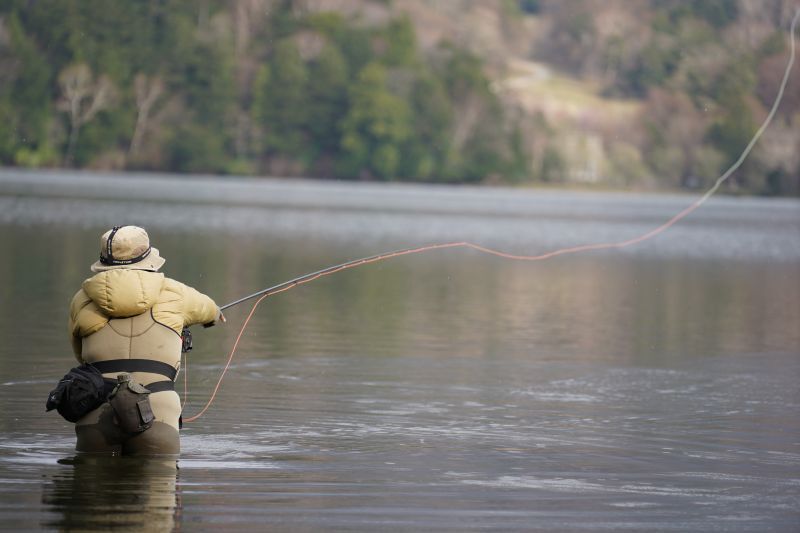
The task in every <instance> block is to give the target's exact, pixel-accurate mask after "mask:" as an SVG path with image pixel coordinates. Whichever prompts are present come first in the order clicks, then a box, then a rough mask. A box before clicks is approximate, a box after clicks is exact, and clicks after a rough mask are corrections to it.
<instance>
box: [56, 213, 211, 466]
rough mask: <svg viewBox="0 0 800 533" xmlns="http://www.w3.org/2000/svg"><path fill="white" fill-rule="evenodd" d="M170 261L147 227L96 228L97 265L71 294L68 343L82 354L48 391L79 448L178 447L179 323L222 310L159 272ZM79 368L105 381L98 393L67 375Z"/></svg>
mask: <svg viewBox="0 0 800 533" xmlns="http://www.w3.org/2000/svg"><path fill="white" fill-rule="evenodd" d="M164 262H165V261H164V259H163V258H162V257H161V256H160V255H159V253H158V250H157V249H156V248H152V247H151V246H150V239H149V237H148V235H147V232H146V231H145V230H144V229H142V228H140V227H137V226H118V227H114V228H113V229H111V230H109V231H107V232H106V233H104V234H103V236H102V237H101V238H100V260H99V261H97V262H96V263H94V264H93V265H92V266H91V269H92V271H93V272H96V273H97V274H95V275H94V276H93V277H91V278H89V279H87V280H86V281H84V282H83V286H82V288H81V290H79V291H78V293H77V294H76V295H75V297H74V298H73V299H72V304H71V306H70V318H69V329H70V334H71V336H72V348H73V350H74V352H75V357H76V358H77V359H78V361H79V362H80V363H83V364H82V365H81V366H80V367H78V368H76V369H73V370H72V371H71V372H70V374H68V375H67V376H65V379H64V380H62V381H61V382H60V383H59V387H57V388H56V390H54V391H53V392H52V393H51V395H50V397H49V399H48V409H52V408H56V407H58V409H59V412H61V413H62V415H64V416H65V418H67V419H68V420H71V421H75V422H76V425H75V433H76V435H77V437H78V442H77V445H76V450H77V451H79V452H91V453H121V454H122V455H160V454H178V453H180V439H179V436H178V429H179V419H180V415H181V403H180V398H179V397H178V394H177V393H176V392H175V386H174V381H175V377H176V375H177V373H178V370H179V368H180V363H181V347H182V337H181V333H182V331H183V328H184V327H186V326H191V325H193V324H203V325H206V326H209V325H213V324H214V323H215V322H216V321H217V320H219V321H220V322H225V317H224V316H223V314H222V312H221V311H220V309H219V308H218V307H217V305H216V304H215V303H214V301H213V300H212V299H211V298H209V297H208V296H206V295H204V294H201V293H199V292H198V291H196V290H195V289H193V288H191V287H188V286H186V285H184V284H182V283H179V282H177V281H175V280H172V279H170V278H167V277H165V276H164V274H161V273H159V272H158V269H159V268H161V266H162V265H163V264H164ZM85 363H90V365H86V364H85ZM98 371H99V372H98ZM74 372H77V373H78V374H81V373H83V376H84V378H88V379H84V381H83V383H89V382H91V381H94V382H96V383H99V385H98V386H97V387H96V392H97V399H96V401H95V402H94V403H92V402H82V401H81V398H84V397H86V395H85V394H83V392H84V391H83V390H78V389H80V387H77V386H76V385H75V383H81V378H80V377H78V378H77V379H67V378H68V377H69V376H72V375H73V373H74ZM99 373H102V378H103V379H102V380H101V378H100V375H99ZM65 383H66V384H65ZM67 389H68V390H67ZM76 398H77V399H76ZM70 399H71V400H70ZM106 399H108V401H106ZM59 403H60V405H59ZM51 404H52V405H51ZM67 404H69V405H67ZM84 404H88V407H85V406H84V407H82V408H81V407H78V406H79V405H84ZM97 405H99V407H98V406H97ZM62 408H63V411H62ZM87 408H88V409H91V410H90V411H89V412H88V413H86V412H85V410H86V409H87ZM65 412H68V413H69V414H70V415H71V416H67V414H65Z"/></svg>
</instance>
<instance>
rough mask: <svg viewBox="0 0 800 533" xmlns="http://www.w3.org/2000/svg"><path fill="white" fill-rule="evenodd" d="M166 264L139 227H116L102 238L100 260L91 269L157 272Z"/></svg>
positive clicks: (95, 270) (98, 270)
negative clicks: (125, 269)
mask: <svg viewBox="0 0 800 533" xmlns="http://www.w3.org/2000/svg"><path fill="white" fill-rule="evenodd" d="M164 263H166V259H164V258H163V257H161V255H160V254H159V253H158V248H153V247H152V246H150V237H149V236H148V235H147V232H146V231H145V230H144V228H140V227H139V226H114V227H113V228H112V229H110V230H108V231H107V232H105V233H104V234H103V235H102V236H101V237H100V260H99V261H96V262H95V263H94V264H93V265H92V266H91V267H90V268H91V269H92V272H103V271H105V270H114V269H119V268H127V269H130V270H153V271H156V270H158V269H159V268H161V267H162V266H164Z"/></svg>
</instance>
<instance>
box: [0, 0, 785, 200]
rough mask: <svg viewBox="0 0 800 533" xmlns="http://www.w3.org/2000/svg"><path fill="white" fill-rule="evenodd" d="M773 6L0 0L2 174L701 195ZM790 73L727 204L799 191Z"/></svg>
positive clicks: (740, 0) (763, 66)
mask: <svg viewBox="0 0 800 533" xmlns="http://www.w3.org/2000/svg"><path fill="white" fill-rule="evenodd" d="M792 14H793V9H792V3H791V2H789V1H787V0H762V1H755V2H753V1H745V0H702V1H701V0H630V1H628V0H625V1H623V0H607V1H605V0H603V1H601V0H572V1H570V2H560V1H557V0H536V1H533V0H522V1H513V0H486V1H485V2H479V3H474V2H469V1H468V0H450V1H448V2H444V3H432V4H431V3H428V2H424V1H423V0H394V1H390V0H361V1H359V0H342V1H341V2H337V3H336V7H335V9H332V8H331V4H329V3H326V2H322V1H318V0H201V1H197V2H189V1H185V2H166V1H163V0H148V1H144V2H140V1H133V0H118V1H115V2H111V3H109V2H103V1H101V0H38V1H36V2H31V1H28V0H6V1H5V2H3V3H2V5H0V164H3V165H20V166H32V167H40V166H72V167H79V168H106V169H137V170H159V171H177V172H209V173H246V174H269V175H279V176H314V177H323V178H343V179H365V180H414V181H436V182H461V183H463V182H489V183H536V182H547V183H562V184H569V183H583V184H597V185H602V186H611V187H618V186H626V187H640V188H641V187H650V188H701V187H705V186H707V185H708V184H709V183H710V182H711V181H712V180H713V179H714V178H715V177H716V176H718V175H719V174H720V173H721V172H722V171H723V170H724V169H725V168H726V167H727V166H728V165H730V164H731V163H732V162H733V160H735V158H736V157H737V156H738V154H739V153H740V151H741V150H742V148H743V147H744V145H745V144H746V142H747V141H748V140H749V138H750V137H751V136H752V134H753V133H754V131H755V128H756V127H757V125H758V124H759V123H760V121H761V120H763V118H764V116H765V115H766V111H767V109H768V107H769V105H770V104H771V102H772V99H773V98H774V95H775V92H776V91H777V86H778V83H779V82H780V77H781V75H782V73H783V66H784V65H785V61H786V59H787V46H786V37H785V28H786V26H787V25H788V20H789V19H790V17H791V15H792ZM798 71H800V68H796V69H795V71H794V74H793V78H792V83H790V88H789V91H788V93H789V94H787V101H786V103H785V104H784V105H783V106H782V107H781V110H780V113H779V115H778V116H777V118H776V124H775V127H774V129H773V130H771V131H770V133H769V135H767V136H765V139H764V142H762V143H761V144H760V145H759V147H758V149H757V150H756V151H755V152H754V153H753V156H752V157H751V158H750V159H748V161H747V164H746V165H745V167H743V168H742V170H741V171H739V172H738V173H737V174H736V175H735V176H734V179H733V180H731V184H730V187H729V190H732V191H741V192H748V193H757V194H795V195H796V194H798V191H800V177H799V176H800V162H799V161H798V159H799V158H798V155H797V154H798V152H800V127H798V126H800V109H798V107H800V106H798V103H797V98H796V97H794V96H793V95H796V94H798V90H797V87H798V84H799V82H800V76H799V75H798Z"/></svg>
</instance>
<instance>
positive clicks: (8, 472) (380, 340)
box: [0, 170, 800, 531]
mask: <svg viewBox="0 0 800 533" xmlns="http://www.w3.org/2000/svg"><path fill="white" fill-rule="evenodd" d="M692 200H693V197H690V196H682V195H646V194H612V193H578V192H557V191H520V190H508V189H487V188H457V187H455V188H446V187H430V186H428V187H424V186H399V185H375V184H360V183H333V182H306V181H302V182H293V181H282V180H261V181H259V180H252V179H241V178H210V177H193V178H189V177H174V176H135V175H129V176H119V175H101V174H83V173H75V174H72V173H58V172H54V173H27V172H20V171H12V170H4V171H0V249H2V250H3V252H2V256H3V258H2V261H0V291H2V292H0V295H2V304H1V305H0V338H2V340H3V342H2V343H1V344H0V403H1V404H2V410H0V428H2V433H1V434H0V524H2V526H0V527H1V528H8V529H13V530H68V529H87V530H90V529H102V530H107V529H111V528H114V529H119V530H126V529H131V530H133V529H136V530H142V529H143V528H144V529H146V530H148V531H149V530H152V531H169V530H173V529H186V530H211V529H222V530H274V531H320V530H336V531H353V530H360V531H376V530H379V529H380V530H390V531H470V530H498V531H500V530H502V531H509V530H534V531H535V530H541V531H583V530H594V531H598V530H599V531H605V530H615V531H620V530H630V531H642V530H652V531H798V527H800V526H798V524H800V386H799V385H798V383H800V379H799V378H800V327H799V325H800V283H799V281H800V203H799V202H798V201H796V200H767V199H752V198H751V199H743V198H713V199H712V200H710V201H709V202H708V203H707V204H706V205H705V206H703V207H702V208H701V209H700V210H699V211H697V212H695V213H694V214H692V215H691V216H690V217H688V218H687V219H685V220H683V221H681V222H680V223H678V224H677V225H676V226H675V227H673V228H672V229H670V230H669V231H667V232H666V233H664V234H662V235H660V236H658V237H657V238H655V239H653V240H651V241H648V242H646V243H643V244H641V245H638V246H636V247H631V248H626V249H624V250H621V251H613V252H589V253H584V254H578V255H569V256H562V257H558V258H556V259H552V260H548V261H544V262H537V263H520V262H514V261H509V260H503V259H499V258H497V257H493V256H487V255H482V254H479V253H478V252H475V251H471V250H460V249H453V250H440V251H434V252H430V253H426V254H420V255H414V256H407V257H402V258H396V259H392V260H390V261H386V262H382V263H378V264H373V265H369V266H364V267H360V268H357V269H353V270H349V271H347V272H342V273H339V274H336V275H333V276H330V277H326V278H324V279H320V280H318V281H316V282H314V283H311V284H308V285H305V286H303V287H300V288H296V289H294V290H292V291H290V292H287V293H284V294H281V295H276V296H275V297H273V298H269V299H267V300H266V301H265V302H264V303H263V304H262V305H261V307H259V309H258V310H257V312H256V314H255V316H254V318H253V321H252V325H251V326H250V328H249V329H248V330H247V332H246V333H245V336H244V337H243V339H242V343H241V346H240V349H239V352H238V354H237V355H236V358H235V359H234V362H233V364H232V366H231V369H230V371H229V372H228V374H227V376H226V378H225V380H224V381H223V383H222V386H221V388H220V392H219V394H218V396H217V399H216V401H215V402H214V404H213V405H212V406H211V408H210V409H209V411H208V412H207V413H206V414H205V415H204V416H203V417H201V418H200V419H198V420H197V421H196V422H193V423H191V424H187V425H186V426H185V427H184V430H183V432H182V454H181V458H180V460H179V461H178V463H177V466H176V464H175V462H174V461H165V460H160V459H152V460H140V459H129V458H103V457H83V456H76V454H75V453H74V450H73V448H74V434H73V430H72V426H71V424H69V423H67V422H65V421H63V420H62V419H61V418H60V417H59V416H58V415H57V414H55V413H45V412H44V400H45V397H46V395H47V392H48V391H49V390H50V389H51V388H52V386H53V385H54V384H55V382H56V381H57V380H58V379H59V378H60V377H61V375H63V374H64V373H65V372H66V370H68V369H69V368H70V367H71V366H73V363H74V360H73V358H72V355H71V350H70V347H69V343H68V340H67V337H66V318H67V306H68V302H69V300H70V298H71V297H72V295H73V294H74V292H75V291H76V290H77V289H78V287H79V286H80V283H81V282H82V280H83V279H85V278H86V277H88V276H89V275H90V274H91V273H90V272H89V270H88V266H89V265H90V264H91V263H92V262H93V261H94V260H95V256H96V255H97V253H98V240H99V239H98V237H99V235H100V234H101V233H102V232H103V231H104V230H106V229H107V228H108V227H110V226H111V225H114V224H120V223H124V224H139V225H143V226H145V227H146V228H148V230H149V232H150V235H151V239H152V240H153V242H154V244H155V245H156V246H157V247H158V248H159V249H160V251H161V254H162V255H163V256H164V257H166V259H167V263H166V265H165V268H164V271H165V273H166V274H167V275H169V276H172V277H175V278H177V279H179V280H181V281H183V282H185V283H187V284H189V285H192V286H194V287H196V288H197V289H199V290H201V291H203V292H205V293H207V294H209V295H210V296H212V297H213V298H215V299H216V300H217V301H218V303H226V302H229V301H232V300H234V299H236V298H238V297H240V296H243V295H245V294H249V293H251V292H254V291H256V290H258V289H261V288H263V287H267V286H269V285H273V284H276V283H279V282H281V281H284V280H287V279H289V278H292V277H295V276H297V275H300V274H304V273H306V272H311V271H314V270H318V269H320V268H323V267H326V266H329V265H332V264H336V263H340V262H343V261H346V260H349V259H353V258H356V257H360V256H366V255H371V254H375V253H379V252H384V251H388V250H392V249H397V248H403V247H406V246H416V245H422V244H429V243H434V242H444V241H452V240H470V241H475V242H478V243H480V244H484V245H487V246H493V247H499V248H502V249H504V250H507V251H510V252H514V253H524V254H529V253H541V252H545V251H549V250H552V249H554V248H559V247H562V246H569V245H576V244H583V243H592V242H601V241H606V240H616V241H619V240H624V239H628V238H631V237H634V236H636V235H639V234H641V233H644V232H646V231H648V230H650V229H652V228H654V227H655V226H657V225H659V224H660V223H662V222H663V221H665V220H667V219H668V218H669V217H670V216H671V215H672V214H674V213H676V212H678V211H680V210H681V209H683V208H684V207H686V206H687V205H689V203H691V201H692ZM249 309H250V307H249V305H248V304H243V305H240V306H238V307H235V308H232V309H231V310H230V311H229V312H228V313H227V315H228V319H229V322H228V324H227V325H225V326H222V327H215V328H211V329H207V330H204V329H202V328H195V331H194V339H195V349H194V350H193V351H192V352H191V353H190V354H189V357H188V360H187V362H186V365H187V367H188V371H187V372H185V373H183V374H182V375H181V377H179V385H178V389H182V388H183V384H182V379H183V377H184V376H185V375H188V404H187V407H186V409H185V413H186V414H188V415H191V414H194V413H196V412H198V411H199V409H200V408H201V407H202V406H203V404H204V403H205V401H206V400H207V398H208V397H209V395H210V393H211V391H212V390H213V388H214V385H215V383H216V380H217V379H218V377H219V375H220V372H221V371H222V368H223V365H224V362H225V359H226V357H227V354H228V352H229V350H230V348H231V346H232V344H233V342H234V340H235V337H236V334H237V332H238V330H239V327H240V325H241V323H242V321H243V320H244V318H245V317H246V315H247V313H248V312H249Z"/></svg>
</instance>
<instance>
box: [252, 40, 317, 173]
mask: <svg viewBox="0 0 800 533" xmlns="http://www.w3.org/2000/svg"><path fill="white" fill-rule="evenodd" d="M266 72H268V73H269V75H266ZM256 91H257V92H256V93H255V97H254V98H255V106H256V109H257V110H258V115H257V116H256V119H257V120H258V122H259V123H260V125H261V127H262V128H263V130H264V148H265V149H266V151H267V152H268V153H272V154H275V153H280V154H284V155H287V156H289V157H293V158H296V159H302V158H303V157H305V156H306V155H307V154H308V143H307V139H308V129H309V125H310V122H311V113H310V109H309V107H308V104H309V75H308V67H307V66H306V63H305V62H304V61H303V59H302V58H301V57H300V53H299V52H298V50H297V47H296V46H295V44H294V42H292V40H291V39H284V40H282V41H280V42H279V43H278V44H277V45H276V46H275V50H274V51H273V54H272V57H271V58H270V62H269V70H263V71H262V73H261V76H260V77H259V80H258V85H257V89H256Z"/></svg>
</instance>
